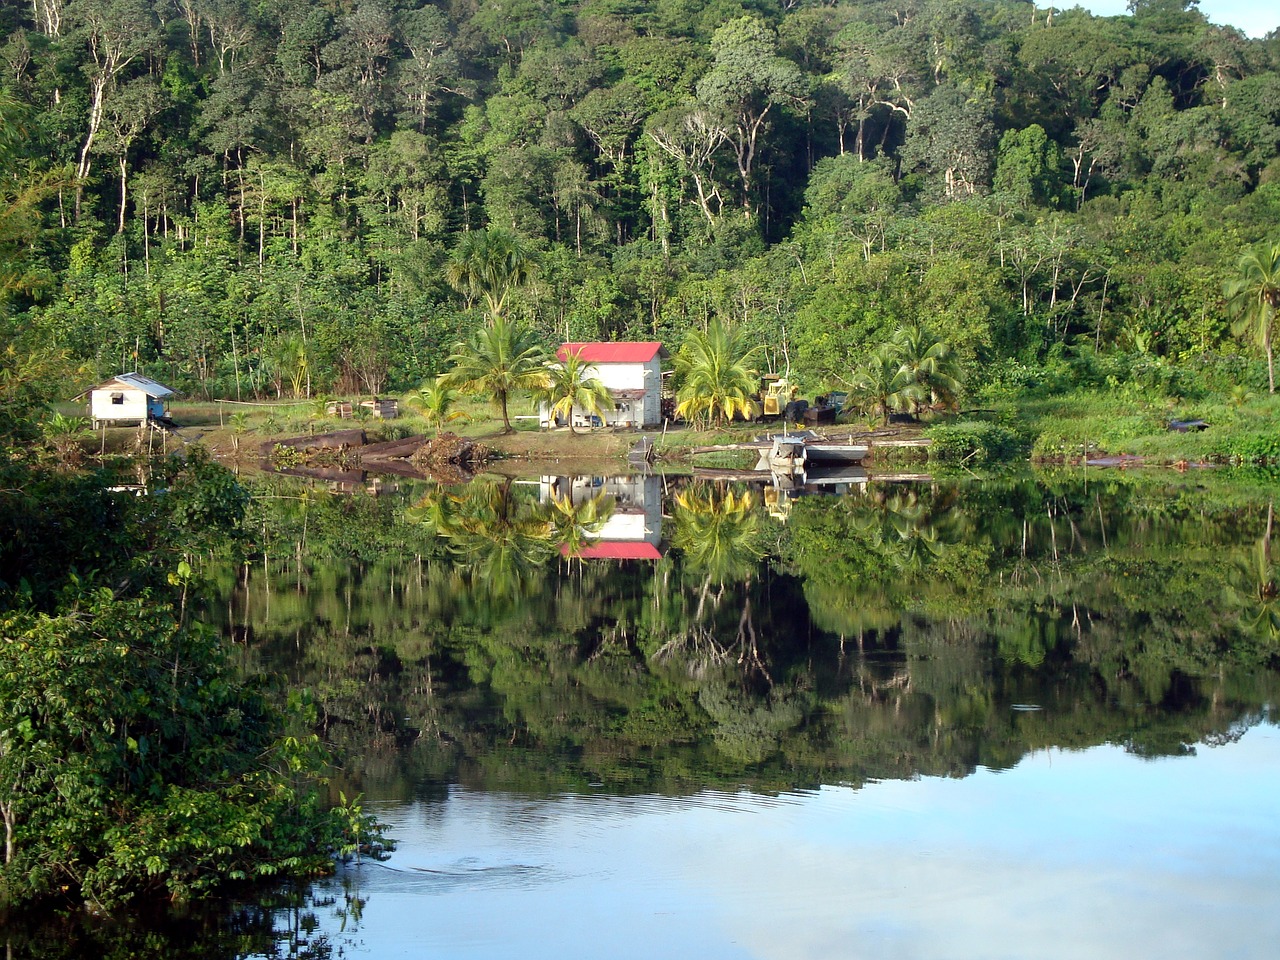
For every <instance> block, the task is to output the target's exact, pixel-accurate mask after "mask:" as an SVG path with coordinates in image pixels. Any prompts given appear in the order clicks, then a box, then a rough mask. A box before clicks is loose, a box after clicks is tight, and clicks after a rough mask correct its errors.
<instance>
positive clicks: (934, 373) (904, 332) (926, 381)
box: [893, 323, 960, 413]
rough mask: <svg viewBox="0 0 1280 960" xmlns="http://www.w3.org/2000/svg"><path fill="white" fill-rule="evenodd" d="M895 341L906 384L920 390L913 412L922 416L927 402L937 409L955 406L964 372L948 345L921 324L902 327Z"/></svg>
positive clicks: (916, 395) (900, 368) (917, 392)
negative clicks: (943, 406)
mask: <svg viewBox="0 0 1280 960" xmlns="http://www.w3.org/2000/svg"><path fill="white" fill-rule="evenodd" d="M893 339H894V343H895V345H896V346H897V348H898V357H899V371H900V373H901V375H902V380H903V382H904V383H908V384H912V385H914V386H915V387H916V388H917V389H916V390H914V391H912V394H913V395H912V396H911V398H910V403H911V405H912V410H913V412H915V413H919V412H920V406H921V404H923V403H924V402H925V401H926V400H927V401H928V402H929V403H930V404H935V405H936V404H943V405H947V406H949V405H951V404H953V403H955V400H956V397H957V395H958V394H959V393H960V380H959V373H960V371H959V369H958V368H957V366H956V363H955V359H954V358H953V357H952V355H951V348H950V347H949V346H948V345H947V343H946V341H944V340H941V339H939V338H938V337H937V336H935V335H934V334H933V332H932V331H930V330H929V329H928V328H927V327H925V326H924V325H922V324H919V323H913V324H909V325H908V326H904V327H902V328H901V329H899V330H898V332H897V335H896V336H895V337H894V338H893Z"/></svg>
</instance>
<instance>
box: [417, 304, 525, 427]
mask: <svg viewBox="0 0 1280 960" xmlns="http://www.w3.org/2000/svg"><path fill="white" fill-rule="evenodd" d="M449 363H450V364H451V365H452V367H453V369H451V370H450V371H449V372H448V373H446V374H444V375H443V376H441V377H440V378H439V384H440V386H441V387H442V388H444V389H456V390H460V391H461V392H463V393H472V394H483V395H486V396H489V397H492V398H493V401H494V403H496V404H497V405H498V409H499V410H501V411H502V425H503V432H504V433H511V432H512V428H511V418H510V416H508V414H507V400H508V399H509V398H510V396H511V394H513V393H518V392H522V391H539V390H543V389H545V388H546V386H547V383H548V382H549V379H550V378H549V376H548V374H547V367H546V351H545V350H543V348H542V346H541V345H540V344H539V343H538V341H537V340H536V339H535V338H534V336H533V334H532V333H530V332H529V331H527V330H524V329H522V328H520V327H519V326H517V325H515V324H513V323H511V322H510V321H508V320H505V319H503V318H501V317H499V318H496V319H495V320H494V321H493V323H491V324H490V325H489V326H486V327H481V328H480V329H479V330H477V331H476V332H475V335H474V336H473V337H472V338H471V342H470V343H460V344H458V345H457V346H456V347H455V348H454V354H453V356H451V357H450V358H449Z"/></svg>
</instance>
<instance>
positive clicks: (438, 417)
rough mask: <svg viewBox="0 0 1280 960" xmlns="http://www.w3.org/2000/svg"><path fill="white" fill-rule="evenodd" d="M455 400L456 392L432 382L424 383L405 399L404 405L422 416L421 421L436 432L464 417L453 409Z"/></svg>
mask: <svg viewBox="0 0 1280 960" xmlns="http://www.w3.org/2000/svg"><path fill="white" fill-rule="evenodd" d="M457 400H458V391H457V390H454V389H452V388H450V387H446V386H442V385H441V384H440V383H439V382H437V381H434V380H433V381H429V382H427V383H424V384H423V385H422V386H420V387H419V388H418V389H417V390H414V391H412V392H411V393H410V394H409V395H408V396H407V397H405V403H406V404H407V405H408V406H409V407H411V408H413V409H414V410H416V411H417V412H418V413H420V414H422V417H423V419H425V420H426V421H427V423H429V424H431V426H433V427H435V429H436V431H437V432H439V431H440V430H443V429H444V425H445V424H446V423H448V422H449V421H451V420H458V419H460V418H461V417H463V416H464V414H462V413H459V412H457V411H455V410H454V409H453V405H454V404H455V403H456V402H457Z"/></svg>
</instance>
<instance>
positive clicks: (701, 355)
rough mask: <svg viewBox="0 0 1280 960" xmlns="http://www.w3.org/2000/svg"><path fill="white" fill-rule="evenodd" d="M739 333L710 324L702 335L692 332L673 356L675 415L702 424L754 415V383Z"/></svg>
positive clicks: (746, 348)
mask: <svg viewBox="0 0 1280 960" xmlns="http://www.w3.org/2000/svg"><path fill="white" fill-rule="evenodd" d="M757 352H758V351H757V349H756V348H754V347H750V346H748V343H747V338H746V336H745V334H744V332H743V331H742V330H738V331H733V332H731V331H730V330H729V329H728V328H727V327H726V326H725V325H724V324H722V323H720V322H719V321H713V322H712V323H711V324H710V325H709V326H708V327H707V329H706V330H705V331H703V330H693V331H691V332H690V333H689V334H688V336H686V337H685V339H684V342H683V343H682V344H681V346H680V351H679V353H677V354H676V358H675V368H676V378H677V380H678V382H679V384H680V386H679V387H678V389H677V391H676V401H677V403H676V414H677V415H678V416H681V417H684V418H685V419H687V420H692V421H694V422H695V423H696V422H703V423H726V422H728V421H730V420H732V419H733V418H734V417H751V416H754V415H755V413H756V402H755V399H754V398H755V394H756V391H757V389H758V379H757V376H756V370H755V367H754V366H753V365H752V358H753V357H754V356H755V354H756V353H757Z"/></svg>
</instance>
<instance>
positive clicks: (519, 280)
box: [444, 227, 537, 323]
mask: <svg viewBox="0 0 1280 960" xmlns="http://www.w3.org/2000/svg"><path fill="white" fill-rule="evenodd" d="M536 273H537V264H536V263H535V262H534V259H533V255H532V254H531V253H530V251H529V249H528V248H527V247H526V246H525V245H524V243H522V242H521V240H520V238H519V237H518V236H516V234H514V233H512V232H511V231H510V230H505V229H503V228H502V227H489V228H488V229H486V230H471V231H468V232H467V233H465V234H464V235H463V237H462V239H461V240H460V241H459V242H458V245H457V246H456V247H455V248H454V250H453V254H452V255H451V256H450V258H449V262H448V264H446V265H445V271H444V276H445V279H446V280H447V281H448V282H449V285H450V286H451V287H453V289H455V290H457V291H458V292H459V293H460V294H462V295H463V296H464V297H466V298H467V303H468V305H470V304H471V302H472V301H474V300H476V299H477V298H479V299H481V300H483V301H484V303H485V308H486V309H487V310H488V312H489V320H490V322H491V323H492V322H495V321H496V320H498V318H499V317H505V316H506V309H507V299H508V297H509V296H510V295H511V293H512V292H513V291H516V290H519V289H521V288H523V287H526V286H528V285H529V284H530V283H531V282H532V281H533V278H534V276H535V275H536Z"/></svg>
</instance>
